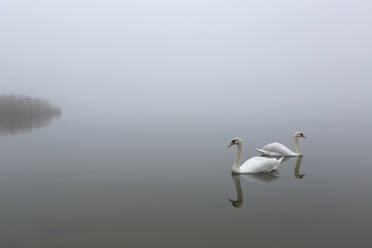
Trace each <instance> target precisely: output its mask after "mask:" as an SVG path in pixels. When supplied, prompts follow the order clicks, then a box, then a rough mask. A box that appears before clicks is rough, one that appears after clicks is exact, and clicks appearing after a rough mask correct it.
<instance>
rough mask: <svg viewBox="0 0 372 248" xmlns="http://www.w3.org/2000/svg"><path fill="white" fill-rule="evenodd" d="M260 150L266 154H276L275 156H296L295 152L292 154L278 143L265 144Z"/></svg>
mask: <svg viewBox="0 0 372 248" xmlns="http://www.w3.org/2000/svg"><path fill="white" fill-rule="evenodd" d="M260 150H264V151H265V152H267V153H271V154H276V156H277V155H287V156H293V155H296V153H295V152H292V151H291V150H290V149H289V148H288V147H286V146H285V145H282V144H280V143H278V142H274V143H270V144H267V145H265V146H264V147H263V148H262V149H260Z"/></svg>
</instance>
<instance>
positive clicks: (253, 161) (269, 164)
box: [228, 137, 284, 174]
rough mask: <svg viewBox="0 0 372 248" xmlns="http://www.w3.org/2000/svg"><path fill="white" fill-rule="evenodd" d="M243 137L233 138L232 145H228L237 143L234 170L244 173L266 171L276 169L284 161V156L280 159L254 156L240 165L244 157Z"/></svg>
mask: <svg viewBox="0 0 372 248" xmlns="http://www.w3.org/2000/svg"><path fill="white" fill-rule="evenodd" d="M242 143H243V142H242V139H240V138H238V137H236V138H234V139H232V141H231V143H230V145H229V146H228V147H232V146H233V145H237V147H238V150H237V153H236V158H235V161H234V165H233V167H232V171H233V172H234V173H237V174H243V173H264V172H270V171H274V170H276V169H277V168H278V166H279V164H280V163H281V162H282V160H283V158H284V157H281V158H280V159H275V158H265V157H253V158H250V159H248V160H247V161H245V162H244V163H243V164H242V165H240V160H241V157H242Z"/></svg>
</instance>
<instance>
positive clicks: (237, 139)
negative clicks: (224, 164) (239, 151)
mask: <svg viewBox="0 0 372 248" xmlns="http://www.w3.org/2000/svg"><path fill="white" fill-rule="evenodd" d="M241 143H242V139H241V138H239V137H236V138H233V139H232V140H231V143H230V145H228V147H232V146H233V145H240V144H241Z"/></svg>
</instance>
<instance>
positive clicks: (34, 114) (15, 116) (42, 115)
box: [0, 95, 62, 135]
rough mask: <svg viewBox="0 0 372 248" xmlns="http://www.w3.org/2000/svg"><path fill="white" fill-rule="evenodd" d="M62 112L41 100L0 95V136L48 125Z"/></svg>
mask: <svg viewBox="0 0 372 248" xmlns="http://www.w3.org/2000/svg"><path fill="white" fill-rule="evenodd" d="M61 113H62V111H61V109H60V108H58V107H55V106H52V105H51V104H50V103H49V102H48V101H46V100H43V99H37V98H32V97H28V96H19V95H0V135H15V134H19V133H27V132H30V131H31V130H32V129H36V128H41V127H43V126H46V125H48V124H49V123H50V122H51V121H52V120H53V119H55V118H58V117H59V116H60V115H61Z"/></svg>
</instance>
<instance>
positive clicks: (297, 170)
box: [261, 155, 306, 179]
mask: <svg viewBox="0 0 372 248" xmlns="http://www.w3.org/2000/svg"><path fill="white" fill-rule="evenodd" d="M261 157H268V158H270V156H265V155H262V156H261ZM303 158H304V157H303V156H301V157H297V160H296V165H295V167H294V177H295V178H297V179H302V178H303V177H304V176H305V175H306V173H305V174H301V173H300V169H301V164H302V159H303ZM292 159H294V158H293V157H284V158H283V161H282V163H281V165H280V167H281V166H283V165H284V164H285V162H287V161H288V160H292ZM280 167H279V168H280Z"/></svg>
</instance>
